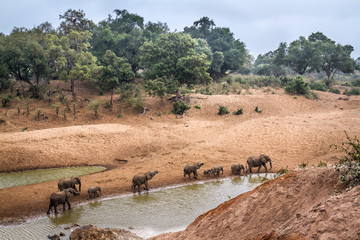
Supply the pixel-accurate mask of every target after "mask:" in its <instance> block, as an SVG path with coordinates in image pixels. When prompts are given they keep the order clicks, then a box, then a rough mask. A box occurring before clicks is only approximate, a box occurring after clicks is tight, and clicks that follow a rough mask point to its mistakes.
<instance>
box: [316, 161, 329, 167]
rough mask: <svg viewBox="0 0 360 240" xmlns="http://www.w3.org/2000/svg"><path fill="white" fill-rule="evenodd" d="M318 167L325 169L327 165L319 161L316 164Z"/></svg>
mask: <svg viewBox="0 0 360 240" xmlns="http://www.w3.org/2000/svg"><path fill="white" fill-rule="evenodd" d="M318 167H327V163H326V162H323V161H320V162H319V164H318Z"/></svg>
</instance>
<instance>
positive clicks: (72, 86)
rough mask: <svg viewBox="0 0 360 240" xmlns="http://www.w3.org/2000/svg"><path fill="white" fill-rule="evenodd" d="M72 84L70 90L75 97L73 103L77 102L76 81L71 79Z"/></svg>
mask: <svg viewBox="0 0 360 240" xmlns="http://www.w3.org/2000/svg"><path fill="white" fill-rule="evenodd" d="M70 82H71V87H70V90H71V94H72V97H73V101H74V102H76V92H75V80H74V79H71V81H70Z"/></svg>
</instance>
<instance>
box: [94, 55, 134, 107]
mask: <svg viewBox="0 0 360 240" xmlns="http://www.w3.org/2000/svg"><path fill="white" fill-rule="evenodd" d="M134 78H135V74H134V73H133V72H132V69H131V65H130V64H129V63H127V62H126V59H124V58H121V57H117V56H116V54H115V53H113V52H112V51H111V50H107V51H106V53H105V55H104V57H103V67H102V69H101V74H100V75H99V78H98V82H100V85H101V86H102V87H104V88H105V89H106V90H107V89H110V90H111V98H110V106H111V107H112V105H113V95H114V90H115V89H116V88H117V87H119V86H120V85H121V84H122V83H129V82H132V81H133V80H134Z"/></svg>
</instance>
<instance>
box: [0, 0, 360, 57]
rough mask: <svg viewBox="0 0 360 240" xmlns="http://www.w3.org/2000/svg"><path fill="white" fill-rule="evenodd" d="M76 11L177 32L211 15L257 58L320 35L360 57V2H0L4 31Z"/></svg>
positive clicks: (55, 24) (0, 28)
mask: <svg viewBox="0 0 360 240" xmlns="http://www.w3.org/2000/svg"><path fill="white" fill-rule="evenodd" d="M70 8H71V9H74V10H79V9H81V10H83V11H84V12H85V14H86V17H87V18H88V19H90V20H92V21H93V22H94V23H98V22H99V21H101V20H104V19H106V18H107V16H108V14H113V11H114V9H120V10H122V9H126V10H127V11H128V12H130V13H136V14H138V15H139V16H141V17H143V18H144V20H145V22H148V21H151V22H158V21H160V22H166V23H167V24H168V26H169V28H170V29H171V30H172V31H174V30H177V31H182V30H183V29H184V27H185V26H191V25H192V24H193V22H194V21H197V20H199V19H200V18H201V17H204V16H207V17H209V18H210V19H213V20H214V22H215V24H216V26H218V27H229V28H230V30H231V31H232V32H233V33H234V35H235V38H236V39H240V41H242V42H244V43H245V44H246V46H247V49H248V50H249V51H250V54H251V55H253V56H254V57H256V56H257V55H258V54H264V53H266V52H268V51H272V50H275V49H276V48H277V47H278V46H279V43H280V42H286V43H290V42H292V41H294V40H296V39H298V38H299V37H300V36H305V37H308V36H309V35H310V34H311V33H313V32H317V31H320V32H322V33H324V34H325V35H326V36H327V37H329V38H331V39H332V40H334V41H336V42H337V43H340V44H342V45H345V44H350V45H352V46H353V47H354V48H355V51H354V52H353V54H352V57H353V58H357V57H360V0H341V1H339V0H298V1H293V0H128V1H124V0H97V1H96V0H56V1H55V0H0V32H2V33H4V34H9V33H10V32H11V30H12V29H13V27H27V28H33V27H34V26H38V25H39V24H41V23H43V22H45V21H48V22H50V23H51V24H52V25H53V27H55V28H56V27H58V26H59V23H60V20H59V15H60V14H64V12H66V11H67V10H68V9H70Z"/></svg>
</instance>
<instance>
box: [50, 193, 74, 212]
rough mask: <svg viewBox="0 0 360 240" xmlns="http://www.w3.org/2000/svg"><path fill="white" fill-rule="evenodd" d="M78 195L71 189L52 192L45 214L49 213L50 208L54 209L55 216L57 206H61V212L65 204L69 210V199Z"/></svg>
mask: <svg viewBox="0 0 360 240" xmlns="http://www.w3.org/2000/svg"><path fill="white" fill-rule="evenodd" d="M76 195H79V192H78V191H75V190H74V189H72V188H68V189H65V190H63V191H61V192H54V193H52V194H51V196H50V204H49V209H48V211H47V214H49V213H50V210H51V208H52V207H54V208H55V214H57V209H56V207H57V205H59V204H62V205H63V211H65V203H67V205H68V207H69V209H71V205H70V203H69V198H70V197H72V196H76Z"/></svg>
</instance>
